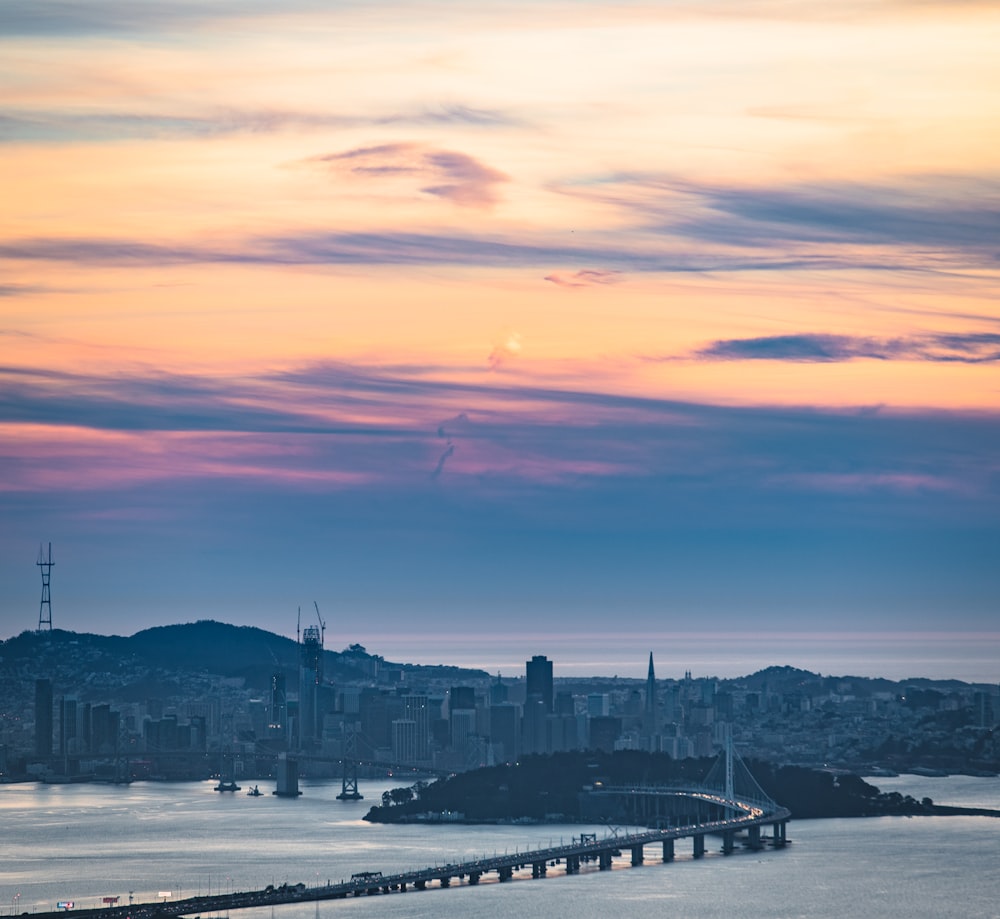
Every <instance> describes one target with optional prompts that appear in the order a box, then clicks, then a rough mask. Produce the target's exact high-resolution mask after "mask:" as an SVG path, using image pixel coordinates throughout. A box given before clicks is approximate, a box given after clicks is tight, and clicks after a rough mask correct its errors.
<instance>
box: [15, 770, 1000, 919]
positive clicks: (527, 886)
mask: <svg viewBox="0 0 1000 919" xmlns="http://www.w3.org/2000/svg"><path fill="white" fill-rule="evenodd" d="M872 781H873V782H874V783H875V784H878V785H879V786H880V787H881V788H882V789H883V790H886V791H892V790H898V791H900V792H901V793H904V794H912V795H913V796H914V797H917V798H921V797H924V796H929V797H932V798H934V800H935V801H936V802H938V803H942V804H966V805H969V806H978V807H991V808H996V809H1000V779H995V778H970V777H961V776H955V777H948V778H923V777H917V776H901V777H899V778H898V779H873V780H872ZM392 784H393V783H392V781H391V779H390V780H389V781H388V782H386V781H381V782H365V781H361V782H360V791H361V792H362V793H363V794H364V795H365V800H363V801H356V802H342V801H338V800H336V795H337V794H338V793H339V791H340V784H339V783H336V782H311V783H310V782H303V785H302V790H303V794H302V796H301V797H300V798H297V799H286V798H278V797H275V796H272V795H271V794H270V791H271V787H270V786H265V785H262V787H261V790H262V791H263V792H264V794H263V795H262V796H261V797H249V796H248V795H247V794H246V791H247V787H248V786H247V783H244V788H243V790H241V791H239V792H235V793H233V792H216V791H214V790H213V788H214V783H212V782H193V783H152V782H137V783H134V784H132V785H128V786H108V785H37V784H17V785H4V786H0V916H4V915H20V914H21V913H24V912H27V913H31V912H36V911H41V910H50V909H54V908H55V906H56V904H57V902H59V901H73V902H74V904H75V907H76V908H77V909H81V908H92V907H97V906H100V905H101V903H102V898H103V897H108V896H117V897H120V902H121V903H127V902H129V896H130V894H131V896H133V897H134V899H135V900H136V901H145V900H150V899H155V898H156V897H157V896H158V895H163V897H165V898H167V897H169V898H181V897H188V896H193V895H197V894H207V893H220V892H227V891H229V890H242V889H251V888H260V887H263V886H266V885H267V884H276V885H280V884H282V883H289V884H296V883H300V882H301V883H304V884H306V885H307V886H313V885H318V884H323V883H326V882H327V881H334V882H335V881H339V880H341V879H342V878H347V877H349V876H350V875H351V874H352V873H354V872H356V871H372V870H380V871H384V872H390V871H397V870H402V869H405V868H418V867H424V866H427V865H433V864H436V863H447V862H457V861H461V860H465V859H471V858H473V857H477V856H481V855H483V854H488V855H492V854H493V853H494V852H498V853H502V852H505V851H507V852H513V851H515V850H522V851H523V850H524V849H525V848H531V847H537V846H540V845H548V844H550V843H551V844H558V843H559V842H560V841H565V842H569V840H570V838H571V837H573V836H578V835H579V834H580V833H581V832H594V833H597V834H598V835H599V837H603V836H605V835H606V834H608V833H609V832H613V831H614V829H615V828H609V827H607V826H580V825H575V824H566V825H544V826H524V825H513V826H511V825H504V826H464V825H432V826H428V825H405V826H387V825H379V824H369V823H366V822H365V821H364V820H363V819H362V818H363V816H364V814H365V813H366V812H367V810H368V808H369V807H370V806H371V805H372V804H373V803H378V802H379V801H380V799H381V795H382V792H383V791H384V790H386V789H387V788H389V787H391V786H392ZM625 829H626V828H624V827H621V828H618V830H619V832H622V831H624V830H625ZM788 835H789V838H790V839H791V840H792V842H791V845H790V846H789V847H788V848H787V849H784V850H778V851H775V850H771V849H768V850H766V851H763V852H750V851H741V852H738V853H737V854H735V855H732V856H729V857H724V856H722V855H721V854H719V852H718V849H719V845H718V844H717V841H714V840H712V839H711V838H710V839H709V846H708V848H709V854H708V855H707V856H706V857H705V858H704V859H700V860H694V859H693V858H692V857H691V848H690V842H689V841H687V840H684V841H681V842H679V843H678V845H677V859H676V861H675V862H673V863H672V864H662V863H660V861H659V859H658V856H657V852H658V847H656V846H649V847H648V848H647V852H646V858H647V861H646V863H645V864H644V865H642V866H641V867H638V868H631V867H628V866H627V859H624V858H623V859H621V860H620V861H616V865H615V870H612V871H606V872H600V871H598V870H596V867H594V868H591V869H588V868H586V867H585V868H584V870H583V871H581V873H580V874H579V875H575V876H572V877H567V876H565V875H564V874H563V869H562V867H561V866H559V867H556V868H554V869H551V870H550V873H549V875H548V877H547V878H544V879H540V880H529V879H523V880H521V879H515V880H514V881H513V882H510V883H506V884H502V885H501V884H499V883H496V881H495V876H487V877H484V879H483V881H482V882H481V883H480V885H478V886H477V887H469V886H466V885H465V884H462V885H457V886H453V887H451V888H450V889H448V890H441V889H438V888H437V887H434V888H430V889H428V890H425V891H410V892H408V893H406V894H393V895H390V896H377V897H362V898H357V899H353V898H352V899H349V900H333V901H322V902H319V903H303V904H291V905H286V906H280V907H275V908H274V909H273V910H272V909H271V908H265V909H263V910H244V911H240V912H235V911H234V912H233V913H232V914H231V915H230V919H271V916H272V914H273V916H274V919H339V917H341V916H351V917H356V919H374V917H413V919H416V917H428V919H430V917H435V919H459V917H463V919H464V917H480V916H481V917H517V919H534V917H553V916H572V917H573V919H608V917H614V916H620V915H622V914H623V913H624V914H626V915H629V916H644V915H649V916H672V917H705V919H723V917H726V919H740V917H751V916H753V917H759V916H767V917H769V919H793V917H834V916H836V917H844V916H848V917H869V919H883V917H884V919H889V917H892V919H897V917H907V919H948V917H956V919H958V917H961V919H970V917H971V919H991V917H996V919H1000V871H998V867H1000V819H994V818H990V817H914V818H905V817H884V818H870V819H855V820H842V819H835V820H802V821H796V820H793V821H792V822H791V823H790V824H789V827H788Z"/></svg>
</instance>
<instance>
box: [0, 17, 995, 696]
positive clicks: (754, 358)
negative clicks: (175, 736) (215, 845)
mask: <svg viewBox="0 0 1000 919" xmlns="http://www.w3.org/2000/svg"><path fill="white" fill-rule="evenodd" d="M998 48H1000V7H997V5H996V4H993V3H987V2H962V0H947V2H937V0H881V2H880V0H845V2H843V3H836V4H831V3H821V2H819V0H783V2H782V0H760V2H756V0H732V2H724V0H675V2H671V0H660V2H649V3H645V2H636V3H628V2H623V3H610V2H599V0H572V2H557V0H532V2H514V0H485V2H483V0H479V2H476V3H474V4H471V3H459V2H444V0H442V2H436V3H435V2H425V0H397V2H391V0H354V2H346V0H325V2H316V0H285V2H282V3H280V4H278V3H270V2H267V3H265V2H262V0H244V2H239V3H236V2H229V0H175V2H170V3H161V2H146V0H65V2H57V0H24V2H18V0H7V2H4V3H3V4H2V6H0V158H2V162H0V166H2V178H0V183H2V184H0V319H2V321H0V638H6V637H10V636H11V635H15V634H17V633H19V632H21V631H23V630H24V629H31V628H34V627H35V626H36V625H37V622H38V605H39V598H40V593H41V588H40V584H41V581H40V578H39V572H38V569H37V568H36V567H35V561H36V559H37V554H38V546H39V543H40V542H42V541H44V542H45V543H46V544H47V543H48V542H49V541H51V542H52V544H53V555H54V557H55V561H56V567H55V568H54V570H53V574H52V615H53V624H54V625H55V626H56V627H60V628H66V629H71V630H74V631H80V632H102V633H117V634H131V633H133V632H135V631H137V630H139V629H141V628H144V627H147V626H150V625H156V624H163V623H168V622H185V621H193V620H195V619H203V618H212V619H220V620H223V621H227V622H234V623H237V624H247V625H258V626H261V627H264V628H268V629H270V630H272V631H276V632H280V633H283V634H290V635H294V631H295V618H296V609H297V607H299V606H301V607H302V608H303V611H307V610H308V611H309V612H310V613H311V611H312V603H313V600H316V601H317V602H318V603H319V605H320V608H321V609H322V610H323V611H324V615H325V618H326V619H327V625H328V628H327V645H328V647H333V648H340V647H344V646H346V645H347V644H349V643H351V642H355V641H358V642H361V643H362V644H365V645H366V646H367V647H368V648H369V650H372V651H376V652H379V653H384V654H385V655H386V656H387V657H390V658H391V659H396V660H415V661H422V662H431V663H433V662H439V661H440V662H454V663H466V664H469V665H471V666H486V667H489V668H490V669H495V668H496V667H497V666H501V665H503V666H505V667H508V666H514V665H517V666H523V661H524V660H525V659H526V658H527V657H530V656H531V655H532V654H536V653H547V654H548V656H549V657H551V658H553V659H555V660H556V661H557V662H559V661H560V660H562V661H563V662H564V667H563V673H564V674H565V673H568V672H569V671H570V670H571V669H573V668H574V667H575V668H577V669H578V670H582V671H588V672H589V671H593V672H605V671H607V672H620V673H624V672H626V671H627V670H628V668H629V667H631V666H632V663H629V662H632V659H633V655H634V656H635V660H634V668H633V669H634V673H633V674H631V675H636V676H638V675H641V674H642V673H644V669H645V657H644V655H645V654H647V653H648V651H649V650H653V651H654V652H655V653H656V655H657V659H658V660H659V661H663V662H664V663H663V664H662V665H661V666H659V667H658V670H659V672H660V673H661V675H663V676H670V675H677V674H675V673H674V671H678V670H680V671H682V670H683V669H687V666H688V663H689V661H690V660H692V659H697V660H698V661H699V669H700V670H701V672H702V673H711V672H713V652H712V651H711V646H712V643H713V641H718V642H720V649H721V645H722V644H725V643H726V642H728V645H727V647H730V648H731V647H732V646H734V645H738V644H741V643H743V644H745V643H749V644H750V645H752V648H751V651H753V653H749V652H748V655H749V656H748V657H747V661H746V663H747V664H748V666H750V665H757V664H759V665H760V666H766V665H768V664H774V663H777V664H792V665H798V666H806V665H811V666H812V667H813V668H814V669H828V670H833V671H834V672H851V666H852V664H854V663H856V667H855V670H856V671H857V672H861V671H864V670H877V669H879V668H882V669H886V668H888V667H889V664H888V661H890V659H891V658H892V657H893V655H896V656H897V657H898V658H899V660H898V661H897V663H899V665H900V666H903V667H904V669H906V668H907V667H909V664H910V663H912V664H913V666H912V668H910V670H911V672H912V674H913V675H923V674H921V673H919V672H918V671H919V670H920V668H921V667H923V669H924V670H925V671H927V675H935V676H954V677H958V678H969V679H990V680H992V681H994V682H996V681H1000V299H998V292H1000V283H998V281H1000V152H998V151H1000V54H998V53H997V49H998ZM685 636H687V637H686V638H685ZM699 636H700V637H699ZM741 636H742V637H741ZM789 636H795V640H794V642H792V645H794V647H793V646H792V645H790V644H789V641H790V638H789ZM845 636H852V637H845ZM685 642H687V644H685ZM876 645H877V646H878V647H879V648H881V649H882V653H884V655H885V659H884V660H883V659H881V658H880V660H881V663H878V664H876V663H871V664H868V663H865V661H867V660H868V658H867V657H866V656H865V655H866V654H868V653H869V652H870V650H871V648H872V647H874V646H876ZM918 646H919V648H920V649H922V650H921V651H920V653H919V654H916V653H914V654H913V655H912V657H911V658H910V659H906V655H907V654H908V653H910V651H908V650H907V649H911V650H912V649H913V648H914V647H918ZM958 646H962V647H974V648H976V649H978V652H977V653H978V654H979V655H980V657H979V658H978V659H977V660H976V662H975V663H971V662H970V660H971V659H970V660H966V655H965V652H962V653H954V648H955V647H958ZM682 647H683V648H685V649H686V650H685V651H684V652H683V653H682V652H681V650H680V649H681V648H682ZM935 648H936V649H938V651H940V652H941V654H940V655H939V658H940V659H938V658H935V660H936V663H935V662H934V661H932V660H931V658H932V657H933V655H934V653H936V652H935ZM949 648H950V649H952V650H951V651H949V650H948V649H949ZM754 649H756V650H754ZM941 649H944V650H941ZM696 650H697V654H696ZM719 653H720V654H721V653H722V651H721V650H720V652H719ZM925 654H926V655H930V657H924V656H921V655H925ZM602 655H603V656H602ZM685 655H687V656H685ZM942 655H943V656H944V657H942ZM948 655H951V656H950V657H949V656H948ZM944 658H947V660H948V663H942V662H941V661H942V660H943V659H944ZM904 659H905V660H904ZM742 665H743V663H742V659H741V664H740V665H739V666H742ZM733 666H734V667H735V666H737V665H735V664H734V665H733ZM612 668H613V671H612ZM715 669H716V670H717V671H719V672H721V671H723V670H724V669H725V667H724V666H723V665H722V664H719V666H717V667H716V668H715ZM932 670H933V671H934V672H933V673H930V671H932ZM556 672H557V675H560V673H559V666H558V663H557V671H556ZM871 675H877V674H874V673H873V674H871Z"/></svg>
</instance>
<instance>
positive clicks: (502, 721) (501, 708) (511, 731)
mask: <svg viewBox="0 0 1000 919" xmlns="http://www.w3.org/2000/svg"><path fill="white" fill-rule="evenodd" d="M518 721H519V719H518V709H517V706H516V705H513V704H512V703H510V702H500V703H498V704H496V705H491V706H490V743H491V744H492V745H493V747H494V749H495V751H496V755H497V757H498V758H499V759H502V760H505V761H507V762H512V761H513V760H515V759H517V757H518V756H519V755H520V753H521V744H520V739H521V733H520V731H519V730H518Z"/></svg>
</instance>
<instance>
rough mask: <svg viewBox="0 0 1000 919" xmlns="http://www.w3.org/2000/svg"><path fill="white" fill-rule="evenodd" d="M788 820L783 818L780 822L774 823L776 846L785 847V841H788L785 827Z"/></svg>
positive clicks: (777, 847)
mask: <svg viewBox="0 0 1000 919" xmlns="http://www.w3.org/2000/svg"><path fill="white" fill-rule="evenodd" d="M787 825H788V824H787V821H785V820H782V821H781V822H780V823H776V824H775V825H774V848H775V849H783V848H784V847H785V843H787V842H788V837H787V836H786V835H785V827H786V826H787Z"/></svg>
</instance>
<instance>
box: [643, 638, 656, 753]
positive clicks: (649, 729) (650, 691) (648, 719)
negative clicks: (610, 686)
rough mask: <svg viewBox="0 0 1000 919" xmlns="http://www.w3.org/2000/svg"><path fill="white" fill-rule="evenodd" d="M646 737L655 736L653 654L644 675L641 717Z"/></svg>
mask: <svg viewBox="0 0 1000 919" xmlns="http://www.w3.org/2000/svg"><path fill="white" fill-rule="evenodd" d="M643 727H644V728H645V729H646V730H645V733H646V736H647V737H649V739H650V749H652V740H653V737H654V735H655V734H656V672H655V671H654V670H653V652H652V651H650V652H649V671H648V672H647V673H646V709H645V713H644V717H643Z"/></svg>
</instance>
